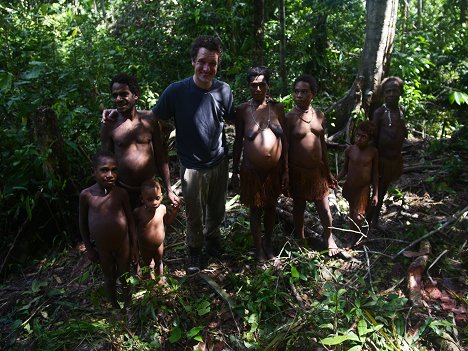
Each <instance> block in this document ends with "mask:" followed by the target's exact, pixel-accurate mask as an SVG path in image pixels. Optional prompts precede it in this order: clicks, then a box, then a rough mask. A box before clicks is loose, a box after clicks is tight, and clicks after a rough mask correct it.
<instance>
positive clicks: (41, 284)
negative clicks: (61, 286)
mask: <svg viewBox="0 0 468 351" xmlns="http://www.w3.org/2000/svg"><path fill="white" fill-rule="evenodd" d="M47 285H48V284H47V282H45V281H40V280H36V279H34V280H33V282H32V286H31V290H32V292H33V293H37V292H39V290H41V288H42V287H45V286H47Z"/></svg>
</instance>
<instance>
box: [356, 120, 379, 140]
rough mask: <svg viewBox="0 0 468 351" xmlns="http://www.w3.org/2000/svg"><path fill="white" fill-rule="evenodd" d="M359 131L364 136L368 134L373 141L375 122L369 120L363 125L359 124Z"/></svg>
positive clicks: (363, 122)
mask: <svg viewBox="0 0 468 351" xmlns="http://www.w3.org/2000/svg"><path fill="white" fill-rule="evenodd" d="M357 130H359V131H361V132H363V133H364V134H367V136H368V137H369V139H372V138H373V137H374V131H375V125H374V122H372V121H369V120H365V121H362V122H361V123H359V124H358V126H357Z"/></svg>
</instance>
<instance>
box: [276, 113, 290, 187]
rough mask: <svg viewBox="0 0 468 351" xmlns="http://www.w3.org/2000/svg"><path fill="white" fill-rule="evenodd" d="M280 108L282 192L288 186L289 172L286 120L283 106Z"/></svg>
mask: <svg viewBox="0 0 468 351" xmlns="http://www.w3.org/2000/svg"><path fill="white" fill-rule="evenodd" d="M280 108H281V111H280V113H279V115H278V120H279V122H280V125H281V128H282V129H283V134H281V145H282V149H281V160H282V163H283V164H282V168H283V171H282V173H283V175H282V178H281V187H282V189H283V190H286V189H287V188H288V186H289V170H288V166H289V164H288V154H289V152H288V150H289V147H288V138H287V136H286V128H287V125H286V118H285V116H284V106H283V105H280Z"/></svg>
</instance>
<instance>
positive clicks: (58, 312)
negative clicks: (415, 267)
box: [0, 140, 468, 350]
mask: <svg viewBox="0 0 468 351" xmlns="http://www.w3.org/2000/svg"><path fill="white" fill-rule="evenodd" d="M427 146H428V145H427V143H426V142H424V141H420V140H411V141H409V142H407V144H406V145H405V148H404V159H405V165H410V166H408V167H407V168H406V172H405V173H404V174H403V176H402V177H401V178H400V180H399V181H398V183H396V184H394V189H393V190H392V191H391V192H390V194H389V196H387V199H386V201H385V206H384V212H383V216H382V217H381V220H382V228H383V230H382V231H371V233H369V235H368V236H367V238H364V240H363V241H362V245H360V246H359V247H358V248H357V249H356V250H354V251H352V252H351V254H352V256H353V257H352V259H347V260H346V259H342V258H329V257H328V256H327V254H326V252H316V251H313V250H312V251H309V250H304V249H299V247H298V246H297V244H296V242H295V240H294V236H293V233H292V230H291V227H292V226H291V224H290V223H288V221H287V220H285V219H284V214H283V215H282V216H279V218H281V220H280V221H279V223H278V225H277V227H276V229H275V238H274V245H275V248H276V250H277V252H278V253H280V254H279V256H278V257H277V258H276V259H274V260H271V261H270V262H267V263H265V264H263V265H256V264H255V262H254V260H253V250H252V243H251V239H250V235H249V223H248V211H247V210H246V209H245V208H243V207H242V206H240V205H239V204H238V203H237V202H236V198H235V197H233V196H234V194H232V193H231V194H230V197H229V199H228V200H230V201H229V204H228V207H229V208H228V211H227V217H226V222H225V225H224V232H223V235H224V236H225V239H226V251H227V254H226V257H225V258H224V259H223V260H222V261H216V262H207V263H208V265H207V267H206V269H205V270H204V271H203V273H201V274H197V275H195V276H191V277H187V276H186V275H185V271H184V264H185V245H184V225H183V217H184V213H183V211H182V212H181V213H180V215H179V217H178V218H179V221H178V222H177V223H176V224H175V225H174V227H172V228H168V229H167V232H166V251H165V269H166V276H167V283H166V284H165V285H163V286H160V285H157V284H155V283H154V282H152V281H147V280H139V279H131V282H132V283H133V284H134V288H133V292H134V294H133V303H132V306H131V307H130V309H129V310H128V311H127V313H126V314H122V313H120V312H117V311H113V310H111V309H109V308H108V305H107V302H106V300H105V298H104V296H103V288H102V285H103V278H102V275H101V272H100V270H99V268H98V267H96V266H94V265H90V264H89V263H88V262H87V260H86V258H85V257H84V255H83V252H82V247H80V246H78V247H75V248H70V249H66V250H63V251H62V252H51V253H50V254H49V255H48V256H47V257H45V258H43V259H41V260H39V261H34V262H33V263H32V264H31V265H30V266H28V267H25V268H24V270H23V271H22V273H21V274H14V275H11V276H9V277H8V278H7V279H6V280H5V281H4V282H3V284H2V285H1V286H0V315H1V317H0V328H1V329H0V337H1V343H0V345H2V346H1V348H2V349H18V350H20V349H76V350H110V349H118V350H121V349H124V350H133V349H135V350H140V349H148V350H151V349H162V350H193V349H196V348H194V347H195V346H198V347H199V349H200V350H205V349H206V350H208V349H209V350H247V349H249V348H250V349H261V350H286V349H290V350H304V349H310V350H323V348H322V346H321V344H320V342H319V341H320V340H322V342H324V340H325V343H326V340H327V337H330V335H335V333H338V334H339V335H343V336H344V337H347V339H346V338H342V340H341V342H338V341H340V340H337V339H335V341H336V344H342V345H343V347H349V348H350V347H351V346H361V347H362V349H376V348H377V349H378V345H380V344H381V343H383V344H388V345H393V346H394V347H390V348H389V349H395V350H396V349H400V346H398V345H407V346H408V345H409V346H410V347H413V346H414V345H418V347H421V349H431V348H432V349H434V348H435V349H440V347H441V346H440V345H441V344H442V343H443V342H444V341H441V340H442V339H450V340H452V341H453V343H452V344H453V345H457V344H458V345H460V344H462V343H463V342H464V341H465V342H466V339H467V337H468V332H467V319H468V317H467V312H466V309H467V307H468V306H467V291H468V290H467V286H468V280H467V270H466V269H467V266H466V264H467V262H468V260H467V257H466V255H467V246H466V244H467V236H466V211H467V209H466V206H467V204H468V193H467V190H466V187H464V186H463V185H459V186H458V189H457V188H456V189H455V190H452V188H451V187H449V184H448V183H447V182H446V181H445V177H446V176H447V174H446V173H444V172H446V171H445V170H444V169H443V166H444V164H445V161H446V159H445V158H444V155H441V156H440V157H439V158H430V157H429V156H428V154H427ZM464 176H465V177H466V176H467V174H466V173H465V174H464ZM287 202H288V201H287V200H286V199H282V200H281V201H280V207H281V208H282V209H284V208H287V206H290V204H289V205H288V203H287ZM336 203H337V207H335V208H334V209H333V211H334V227H336V228H347V226H348V224H347V218H346V202H345V201H344V200H342V199H341V196H340V193H339V192H338V193H337V201H336ZM462 209H464V212H463V211H462V212H463V213H460V211H461V210H462ZM285 211H286V212H287V210H285ZM454 214H457V215H458V216H459V218H458V220H457V221H454V222H453V223H451V224H450V225H446V226H445V227H443V228H442V229H440V230H438V231H437V229H438V228H439V227H440V226H443V224H444V223H445V222H446V221H447V220H449V219H450V218H452V216H453V215H454ZM307 223H308V228H309V232H308V233H309V235H310V236H311V237H310V238H309V239H311V242H316V241H317V240H316V239H317V234H316V233H319V232H320V224H319V220H318V217H317V215H316V213H315V211H314V210H313V206H312V207H310V208H308V213H307ZM431 231H435V232H434V234H433V235H431V236H430V237H428V240H429V242H430V245H431V247H432V253H431V255H430V258H429V264H428V266H427V267H426V271H425V273H424V274H423V275H422V277H421V283H420V290H421V291H420V295H421V301H420V302H421V303H420V304H419V305H417V306H415V305H414V304H412V303H411V301H409V300H408V298H409V297H411V296H409V295H410V294H409V292H408V289H407V283H408V282H407V275H408V266H410V264H411V262H412V260H413V258H411V257H405V255H403V254H401V255H398V256H396V254H397V253H398V252H399V251H401V250H402V249H403V248H405V247H406V246H408V245H409V244H410V243H411V242H412V241H413V240H415V239H417V238H419V237H420V236H422V235H424V234H426V233H429V232H431ZM334 232H335V235H336V236H337V237H338V239H339V240H340V241H341V242H346V241H348V239H349V238H348V237H349V233H348V232H346V231H341V230H339V229H337V230H335V231H334ZM314 233H315V234H314ZM418 247H419V243H418V244H417V245H414V246H413V247H408V248H407V250H408V251H414V252H417V250H418ZM319 250H320V249H319ZM364 306H366V307H364ZM436 322H437V323H439V324H437V323H436ZM363 325H365V326H366V328H367V329H363V328H364V327H363ZM378 325H382V326H380V327H379V326H378ZM455 326H456V327H455ZM350 335H358V336H357V337H356V338H353V337H351V336H350ZM366 337H367V339H366ZM463 340H464V341H463ZM412 344H413V346H411V345H412ZM304 345H307V346H304ZM328 345H333V344H328ZM369 345H371V346H369ZM372 345H373V346H372ZM376 345H377V346H376ZM304 347H306V348H304ZM414 347H415V348H414V349H417V348H416V346H414ZM345 349H348V348H345ZM356 349H357V348H356ZM407 349H408V350H411V349H412V348H407ZM452 349H456V348H452Z"/></svg>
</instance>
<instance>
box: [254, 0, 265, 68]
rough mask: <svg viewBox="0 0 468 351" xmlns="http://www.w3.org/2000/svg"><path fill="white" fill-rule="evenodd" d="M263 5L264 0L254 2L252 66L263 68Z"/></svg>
mask: <svg viewBox="0 0 468 351" xmlns="http://www.w3.org/2000/svg"><path fill="white" fill-rule="evenodd" d="M264 8H265V4H264V0H255V1H254V30H255V42H254V52H253V53H254V57H253V60H252V62H253V65H254V66H263V62H264V59H263V39H264V29H263V24H264V22H265V15H264V13H265V10H264Z"/></svg>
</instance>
